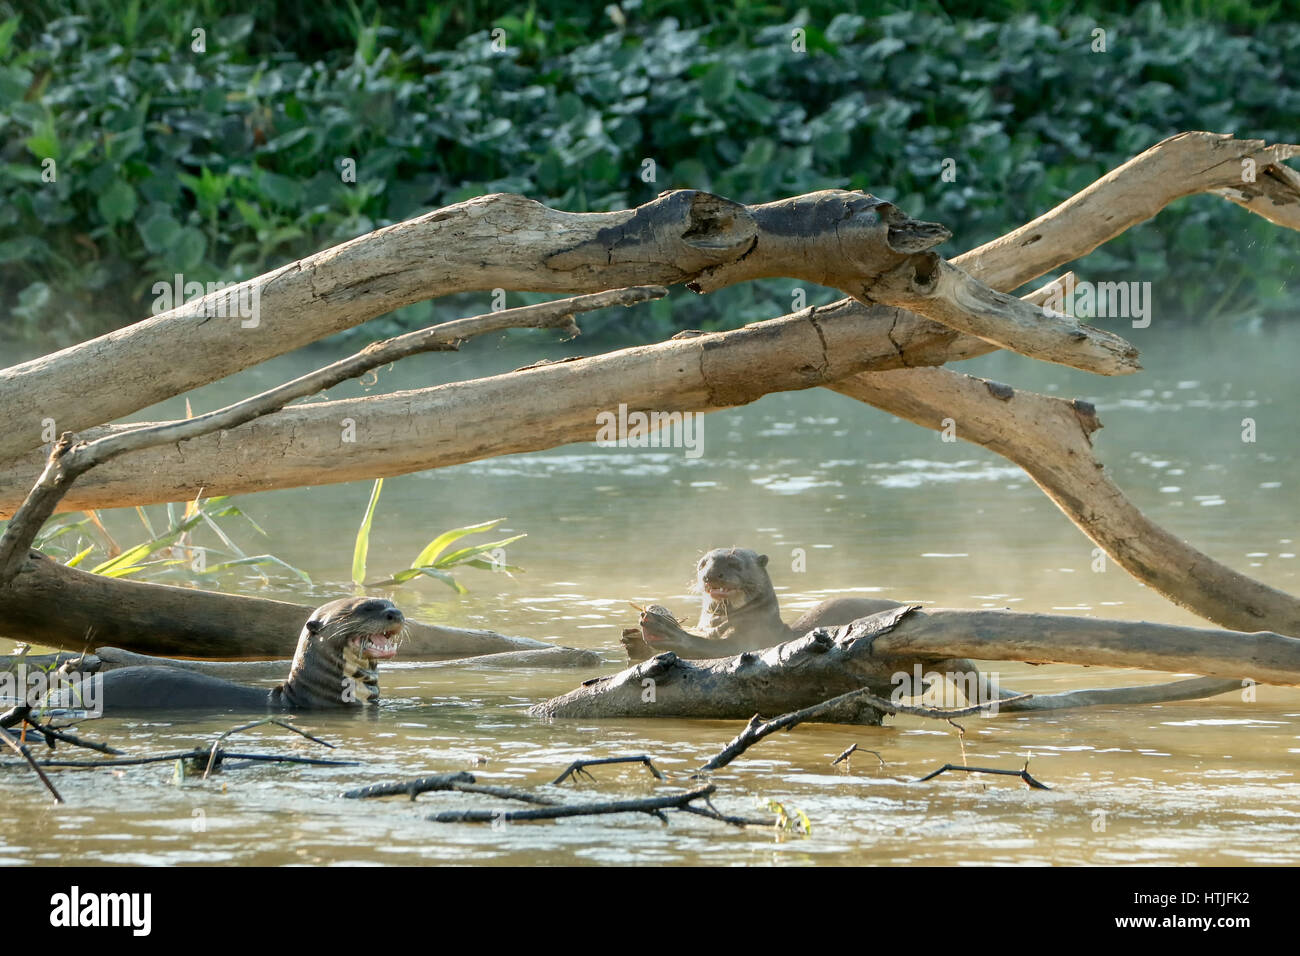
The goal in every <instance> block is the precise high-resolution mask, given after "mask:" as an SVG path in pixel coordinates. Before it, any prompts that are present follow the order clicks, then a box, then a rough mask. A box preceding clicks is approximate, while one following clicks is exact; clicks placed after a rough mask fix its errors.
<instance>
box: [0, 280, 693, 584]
mask: <svg viewBox="0 0 1300 956" xmlns="http://www.w3.org/2000/svg"><path fill="white" fill-rule="evenodd" d="M667 291H668V290H666V289H663V288H660V287H657V286H643V287H636V288H629V289H615V290H612V291H609V292H601V293H597V294H595V295H587V296H577V297H573V298H568V299H559V300H556V301H554V302H543V303H540V304H538V305H531V306H524V307H522V308H518V309H504V310H502V311H500V312H494V313H490V314H488V315H479V316H474V317H473V318H468V319H461V320H459V321H455V322H447V323H444V324H443V325H440V326H435V327H434V328H432V329H421V330H419V331H417V332H410V333H407V334H406V335H399V336H396V337H394V338H390V339H387V340H386V341H383V342H375V343H373V344H371V345H368V346H366V347H365V348H364V349H362V350H361V351H360V352H358V353H356V354H355V355H352V356H349V357H348V358H345V359H341V360H340V361H338V362H334V363H332V364H330V365H327V366H325V367H324V368H321V369H317V370H316V371H314V372H309V373H308V374H306V375H302V376H300V377H298V378H296V379H294V380H293V381H291V382H286V383H284V384H282V385H278V386H276V387H275V388H271V389H268V390H267V391H265V392H262V393H260V394H258V395H254V396H252V397H250V398H246V399H244V400H243V401H239V402H235V403H233V404H231V405H227V406H225V407H224V408H219V409H217V410H216V411H212V412H207V413H205V414H202V415H196V416H193V417H191V418H187V419H185V420H184V421H178V422H167V423H163V424H147V423H146V424H143V425H136V426H134V427H127V428H125V429H122V430H119V431H115V432H112V433H109V434H105V435H101V436H99V437H97V438H94V439H92V440H90V441H75V440H74V436H73V435H72V434H71V433H70V432H65V433H64V434H63V436H62V437H61V438H60V439H59V441H58V442H57V443H55V445H54V447H53V448H52V449H51V451H50V454H49V458H48V459H47V460H46V463H45V468H44V470H43V471H42V472H41V475H40V477H39V478H38V479H37V481H36V486H35V487H34V488H33V489H32V490H31V491H30V492H29V493H28V495H27V497H26V499H25V500H24V501H23V503H22V505H20V506H19V507H18V509H17V510H16V511H15V512H14V515H13V518H12V520H11V521H10V522H9V526H8V527H7V528H5V530H4V533H3V535H0V587H3V586H4V585H5V584H6V583H8V581H9V579H10V578H11V577H12V576H13V574H14V571H15V570H16V568H17V563H18V562H19V561H21V560H23V556H24V555H25V554H26V553H27V550H28V549H29V548H30V547H31V545H32V542H33V541H34V540H35V537H36V534H37V532H38V531H40V528H41V525H43V524H44V523H45V521H46V520H47V519H48V518H49V517H50V515H51V514H53V512H54V509H55V507H56V506H57V505H58V502H59V499H61V498H62V497H63V496H64V495H65V494H66V493H67V491H68V488H69V487H71V485H72V484H73V482H75V481H76V480H77V478H78V477H79V476H81V475H82V474H84V473H86V472H87V471H89V470H91V469H92V468H94V467H96V466H98V465H101V464H103V463H104V462H106V461H111V460H113V459H114V458H118V457H120V456H122V455H124V454H126V453H127V452H131V451H140V450H141V449H145V448H156V447H158V446H159V445H179V443H180V442H183V441H185V440H187V439H190V438H197V437H200V436H202V435H211V434H214V433H217V432H221V431H224V430H226V429H230V428H235V427H237V426H239V425H242V424H244V423H245V422H250V421H254V420H255V419H257V418H260V417H262V416H263V415H267V414H269V413H270V412H274V411H277V410H278V409H281V408H283V407H284V406H286V405H288V404H289V403H290V402H291V401H293V400H294V399H298V398H304V397H306V396H309V395H314V394H316V393H317V392H320V391H323V390H325V389H327V388H330V387H331V386H333V385H337V384H338V383H339V382H343V381H346V380H347V379H349V378H356V377H358V376H360V375H363V374H365V373H366V372H368V371H370V370H371V369H374V368H378V367H379V366H381V365H387V364H388V363H389V362H393V361H396V360H397V359H400V358H404V357H406V356H409V355H415V354H418V353H421V352H430V351H439V350H448V349H453V350H454V349H456V348H458V347H459V345H460V343H461V342H462V341H464V340H465V339H468V338H471V337H473V336H477V335H484V334H487V333H489V332H498V331H501V330H503V329H509V328H551V327H557V326H558V327H562V328H564V329H566V330H569V331H571V332H572V333H573V334H574V335H576V334H577V332H578V327H577V325H576V324H574V321H573V316H574V315H575V314H576V313H578V312H586V311H591V310H593V309H601V308H606V307H608V306H612V305H622V306H628V305H633V304H636V303H638V302H644V301H646V300H648V299H654V298H659V297H660V296H663V295H666V294H667Z"/></svg>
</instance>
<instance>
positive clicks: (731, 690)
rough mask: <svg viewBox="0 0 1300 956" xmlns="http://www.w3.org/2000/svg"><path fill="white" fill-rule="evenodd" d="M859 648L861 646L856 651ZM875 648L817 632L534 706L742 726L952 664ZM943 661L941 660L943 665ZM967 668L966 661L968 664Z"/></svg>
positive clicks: (889, 687)
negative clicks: (757, 717)
mask: <svg viewBox="0 0 1300 956" xmlns="http://www.w3.org/2000/svg"><path fill="white" fill-rule="evenodd" d="M909 611H910V608H909V607H908V606H906V605H904V606H902V607H899V608H895V609H893V610H890V611H884V612H881V613H880V614H875V615H872V616H871V617H869V618H864V619H863V620H862V621H861V622H860V623H861V624H862V627H863V629H864V632H865V631H866V630H871V631H872V633H875V634H877V635H879V634H882V633H886V632H888V630H889V629H890V628H891V627H893V626H895V624H896V623H897V621H898V620H900V619H901V618H903V617H904V616H906V615H907V614H908V612H909ZM855 643H856V645H857V646H856V647H855ZM869 644H870V641H864V640H858V638H857V637H855V638H854V639H853V640H846V641H844V642H842V643H839V644H836V643H835V642H834V641H832V639H831V636H830V632H829V631H826V630H817V631H812V632H811V633H808V634H805V635H804V636H803V637H799V638H795V639H794V640H793V641H787V642H785V643H784V644H778V645H777V646H776V647H770V648H768V649H767V650H764V651H759V652H751V653H745V654H739V655H737V656H735V657H727V658H721V659H717V660H711V661H688V660H684V659H682V658H679V657H678V656H677V655H676V654H673V653H667V654H660V655H658V656H657V657H653V658H651V659H650V660H648V661H642V662H641V663H639V664H637V665H635V666H633V667H629V668H627V669H626V670H623V671H620V672H619V673H617V674H614V675H612V676H609V677H599V678H595V679H593V680H590V681H587V682H585V683H584V684H583V685H582V686H581V687H579V688H577V689H576V690H573V691H570V692H569V693H567V694H565V695H564V696H562V697H556V698H553V699H551V700H548V701H544V702H543V703H540V704H537V705H535V706H533V707H532V708H531V709H530V710H529V713H530V714H533V715H534V716H536V717H699V718H713V719H720V720H728V719H738V720H745V719H748V718H749V717H751V716H752V715H754V714H784V713H787V712H790V711H797V710H801V709H803V708H805V707H808V706H810V705H812V704H819V703H821V702H822V701H827V700H830V699H831V698H833V697H839V696H840V695H842V694H848V693H849V692H851V691H858V690H862V689H866V690H867V691H869V692H870V693H872V694H875V695H876V696H877V697H883V698H885V699H886V700H888V699H889V696H890V694H891V693H893V691H894V690H895V688H896V687H898V686H899V685H898V682H897V681H896V680H895V679H894V678H895V675H897V674H900V673H901V674H904V675H906V676H910V675H911V673H912V670H913V667H914V666H915V665H917V664H919V665H921V666H922V667H923V668H924V669H925V670H933V669H934V668H935V667H936V666H938V667H944V666H945V665H946V664H948V663H949V662H948V661H946V660H942V659H936V658H934V657H932V656H929V655H926V656H923V657H898V658H892V659H885V658H883V657H872V656H871V655H870V654H869V653H863V650H864V649H865V648H867V646H868V645H869ZM942 657H944V655H941V656H940V658H942ZM963 663H966V662H963ZM882 716H883V715H882V713H881V712H880V711H879V710H877V709H876V708H874V707H872V706H871V705H870V704H869V703H867V702H866V701H865V700H859V699H855V700H851V701H849V702H848V703H847V705H846V706H844V707H840V708H837V709H835V710H833V711H830V712H827V713H824V714H821V715H819V716H818V717H817V718H816V720H819V721H822V722H826V723H846V724H879V723H880V720H881V717H882Z"/></svg>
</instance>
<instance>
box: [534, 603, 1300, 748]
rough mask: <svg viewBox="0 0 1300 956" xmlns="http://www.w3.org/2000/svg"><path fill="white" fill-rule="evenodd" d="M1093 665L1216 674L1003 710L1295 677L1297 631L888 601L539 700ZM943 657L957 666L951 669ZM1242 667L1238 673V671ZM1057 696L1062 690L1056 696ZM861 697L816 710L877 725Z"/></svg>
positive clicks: (741, 700) (696, 694)
mask: <svg viewBox="0 0 1300 956" xmlns="http://www.w3.org/2000/svg"><path fill="white" fill-rule="evenodd" d="M971 658H974V659H979V660H1015V661H1028V662H1031V663H1046V662H1056V663H1064V664H1093V665H1104V666H1108V667H1133V668H1142V669H1147V670H1161V671H1192V672H1199V673H1203V674H1208V675H1210V677H1209V678H1200V679H1196V680H1192V681H1179V682H1176V683H1172V684H1160V685H1156V686H1154V687H1125V688H1115V689H1109V690H1108V689H1102V690H1089V691H1074V692H1070V693H1068V694H1063V695H1047V696H1045V697H1040V696H1036V697H1034V698H1032V699H1031V700H1027V701H1019V702H1013V703H1008V704H1007V705H1006V710H1007V712H1017V711H1029V712H1032V711H1034V710H1059V709H1062V708H1064V707H1079V706H1092V705H1093V704H1099V703H1100V704H1131V703H1152V702H1159V701H1165V700H1183V699H1191V698H1199V697H1206V696H1213V695H1215V694H1221V693H1225V692H1227V691H1230V690H1234V689H1239V688H1240V687H1241V686H1242V679H1243V678H1244V679H1247V680H1253V681H1256V682H1259V683H1272V684H1300V640H1297V639H1295V638H1290V637H1283V636H1282V635H1280V634H1272V633H1268V632H1259V633H1254V634H1245V633H1240V632H1236V631H1219V630H1213V629H1209V628H1194V627H1178V626H1175V625H1171V624H1152V623H1148V622H1145V621H1112V620H1100V619H1094V618H1078V617H1068V616H1064V615H1058V614H1023V613H1018V612H1015V611H957V610H927V611H921V610H920V609H919V608H917V607H915V606H911V607H902V608H899V609H897V610H895V611H886V612H883V613H881V614H876V615H872V616H871V617H868V618H863V619H862V620H860V621H855V622H854V623H853V624H850V625H846V626H844V627H838V628H820V629H818V630H816V631H813V632H811V633H809V634H806V635H804V636H803V637H800V638H796V639H795V640H793V641H788V642H786V643H785V644H780V645H777V646H776V647H773V648H769V649H767V650H766V651H763V652H761V653H759V654H741V655H738V656H736V657H730V658H724V659H720V660H713V661H685V660H682V659H680V658H678V657H677V656H676V655H675V654H661V655H659V656H658V657H655V658H652V659H651V660H648V661H644V662H642V663H640V664H637V665H636V666H634V667H630V668H628V669H627V670H624V671H622V672H620V673H618V674H615V675H612V676H610V677H602V678H596V679H593V680H591V681H587V682H586V683H584V684H583V686H581V687H578V688H576V689H575V690H572V691H570V692H569V693H567V694H564V695H563V696H561V697H555V698H552V699H551V700H547V701H544V702H542V703H539V704H536V705H534V706H533V707H532V708H531V709H530V710H529V713H531V714H533V715H534V716H537V717H581V718H596V717H698V718H713V719H736V720H745V719H748V718H749V717H751V716H752V715H753V714H755V713H759V714H782V713H788V712H791V711H798V710H801V709H803V708H806V707H810V706H812V705H814V704H818V703H821V702H822V701H827V700H830V699H831V698H833V697H838V696H839V695H841V694H847V693H848V692H850V691H852V690H857V689H860V688H865V689H866V690H868V691H869V692H870V693H872V694H875V695H876V696H878V697H883V698H885V699H886V700H889V699H890V697H891V694H892V693H893V691H894V690H895V689H896V688H899V687H901V686H903V683H902V680H903V678H905V677H911V676H912V674H913V669H914V667H915V666H916V665H917V664H919V665H920V666H921V667H922V669H923V671H922V672H923V673H928V672H933V673H938V674H941V675H945V676H947V675H951V676H952V677H953V679H954V681H955V682H957V683H959V684H960V685H961V686H962V687H972V686H976V685H975V684H974V683H973V681H972V678H973V675H972V674H970V672H969V671H968V668H969V659H971ZM947 665H954V666H953V667H952V668H951V669H945V667H946V666H947ZM1237 675H1241V677H1238V676H1237ZM1054 698H1055V699H1054ZM880 717H881V714H880V711H879V710H876V709H874V708H872V707H870V706H869V705H867V704H863V705H862V707H861V708H860V710H859V712H857V713H853V714H845V715H836V716H834V717H830V716H822V717H819V718H818V719H819V720H826V721H835V722H844V723H878V722H879V720H880Z"/></svg>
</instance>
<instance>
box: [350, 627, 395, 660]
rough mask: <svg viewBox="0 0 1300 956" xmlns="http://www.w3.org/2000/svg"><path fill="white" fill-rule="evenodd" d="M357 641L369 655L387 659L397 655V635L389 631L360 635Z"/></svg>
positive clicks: (366, 654)
mask: <svg viewBox="0 0 1300 956" xmlns="http://www.w3.org/2000/svg"><path fill="white" fill-rule="evenodd" d="M356 642H357V644H358V645H359V647H360V649H361V652H362V653H363V654H365V656H367V657H370V658H383V659H387V658H390V657H395V656H397V641H396V635H393V634H389V633H388V632H387V631H377V632H376V633H374V634H362V635H359V636H358V637H357V638H356Z"/></svg>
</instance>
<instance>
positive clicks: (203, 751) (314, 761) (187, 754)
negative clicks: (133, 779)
mask: <svg viewBox="0 0 1300 956" xmlns="http://www.w3.org/2000/svg"><path fill="white" fill-rule="evenodd" d="M208 755H209V750H208V748H207V747H196V748H194V749H193V750H184V751H181V752H180V753H172V754H162V755H161V756H157V757H124V758H120V759H115V760H41V761H38V763H39V764H40V765H41V766H42V767H136V766H140V765H142V764H149V763H164V762H168V761H173V760H205V759H207V757H208ZM220 759H221V760H255V761H266V762H268V763H301V764H310V765H311V766H313V767H359V766H360V765H361V762H360V761H359V760H321V759H319V758H316V757H291V756H289V755H287V754H285V755H281V754H245V753H231V752H230V751H228V750H223V751H222V752H221V755H220Z"/></svg>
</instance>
